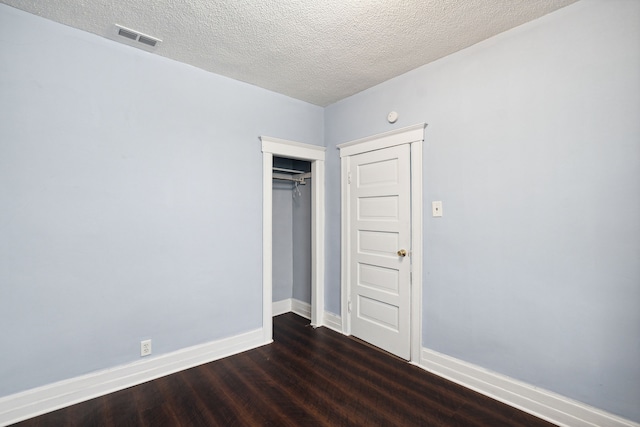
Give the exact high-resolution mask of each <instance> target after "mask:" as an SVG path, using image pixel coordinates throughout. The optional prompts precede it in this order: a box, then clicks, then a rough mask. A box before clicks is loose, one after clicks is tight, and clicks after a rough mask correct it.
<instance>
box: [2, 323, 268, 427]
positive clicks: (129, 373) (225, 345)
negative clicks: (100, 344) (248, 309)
mask: <svg viewBox="0 0 640 427" xmlns="http://www.w3.org/2000/svg"><path fill="white" fill-rule="evenodd" d="M265 344H268V342H265V341H264V338H263V331H262V328H260V329H256V330H254V331H250V332H247V333H244V334H241V335H236V336H233V337H230V338H225V339H221V340H218V341H213V342H210V343H205V344H200V345H196V346H193V347H188V348H185V349H182V350H178V351H175V352H172V353H168V354H163V355H160V356H157V357H154V358H149V359H144V360H140V361H137V362H134V363H130V364H127V365H122V366H117V367H115V368H111V369H105V370H102V371H98V372H94V373H91V374H87V375H82V376H79V377H75V378H71V379H68V380H64V381H60V382H56V383H53V384H48V385H45V386H42V387H38V388H34V389H31V390H27V391H24V392H21V393H16V394H12V395H9V396H6V397H3V398H0V426H7V425H9V424H13V423H17V422H18V421H22V420H25V419H28V418H32V417H35V416H38V415H41V414H45V413H47V412H51V411H55V410H57V409H60V408H64V407H66V406H70V405H73V404H76V403H79V402H84V401H85V400H89V399H93V398H95V397H99V396H103V395H105V394H108V393H113V392H114V391H118V390H122V389H125V388H128V387H131V386H134V385H137V384H141V383H144V382H147V381H150V380H153V379H156V378H160V377H163V376H165V375H169V374H172V373H174V372H178V371H182V370H185V369H189V368H192V367H194V366H198V365H201V364H203V363H208V362H211V361H214V360H217V359H221V358H223V357H227V356H230V355H232V354H237V353H241V352H243V351H246V350H250V349H252V348H256V347H260V346H262V345H265Z"/></svg>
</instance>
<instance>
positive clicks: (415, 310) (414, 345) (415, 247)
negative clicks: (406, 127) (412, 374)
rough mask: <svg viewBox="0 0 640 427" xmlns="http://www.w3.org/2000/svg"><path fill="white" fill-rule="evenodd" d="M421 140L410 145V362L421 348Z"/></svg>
mask: <svg viewBox="0 0 640 427" xmlns="http://www.w3.org/2000/svg"><path fill="white" fill-rule="evenodd" d="M423 194H424V193H423V192H422V140H420V141H416V142H414V143H412V144H411V360H412V361H418V360H420V349H421V348H422V263H423V262H424V261H423V260H424V257H423V255H422V206H423V203H422V195H423Z"/></svg>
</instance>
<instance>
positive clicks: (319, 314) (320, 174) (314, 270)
mask: <svg viewBox="0 0 640 427" xmlns="http://www.w3.org/2000/svg"><path fill="white" fill-rule="evenodd" d="M260 140H261V141H262V330H263V333H264V342H265V343H269V342H272V341H273V319H272V317H273V313H272V307H273V305H272V304H273V301H272V298H273V289H272V288H273V156H278V157H286V158H288V159H298V160H305V161H309V162H311V179H312V180H313V181H312V185H311V324H312V325H313V326H316V327H317V326H322V324H323V314H324V221H325V219H324V218H325V216H324V169H325V165H324V160H325V151H326V148H325V147H319V146H317V145H310V144H303V143H301V142H295V141H287V140H284V139H278V138H271V137H268V136H261V137H260Z"/></svg>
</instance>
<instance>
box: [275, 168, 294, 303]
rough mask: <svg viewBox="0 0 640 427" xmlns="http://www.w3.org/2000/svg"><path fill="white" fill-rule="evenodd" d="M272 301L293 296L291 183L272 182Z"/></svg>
mask: <svg viewBox="0 0 640 427" xmlns="http://www.w3.org/2000/svg"><path fill="white" fill-rule="evenodd" d="M272 224H273V245H272V253H273V278H272V283H273V285H272V300H273V301H274V302H275V301H282V300H285V299H289V298H291V297H292V296H293V198H292V197H291V182H286V181H278V180H275V179H274V180H273V222H272Z"/></svg>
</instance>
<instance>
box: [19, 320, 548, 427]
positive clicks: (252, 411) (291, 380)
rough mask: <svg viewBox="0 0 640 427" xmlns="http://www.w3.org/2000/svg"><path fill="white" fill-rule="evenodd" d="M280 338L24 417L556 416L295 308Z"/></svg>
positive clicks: (202, 420)
mask: <svg viewBox="0 0 640 427" xmlns="http://www.w3.org/2000/svg"><path fill="white" fill-rule="evenodd" d="M274 341H275V342H274V343H273V344H271V345H268V346H264V347H260V348H258V349H255V350H250V351H247V352H244V353H242V354H238V355H235V356H231V357H227V358H225V359H222V360H218V361H215V362H211V363H207V364H205V365H201V366H198V367H195V368H192V369H188V370H186V371H182V372H179V373H176V374H173V375H169V376H166V377H163V378H160V379H157V380H154V381H151V382H148V383H145V384H141V385H138V386H135V387H131V388H128V389H126V390H122V391H119V392H116V393H112V394H110V395H107V396H103V397H99V398H96V399H93V400H90V401H87V402H84V403H80V404H77V405H74V406H70V407H68V408H64V409H61V410H58V411H55V412H52V413H49V414H45V415H42V416H40V417H36V418H32V419H30V420H26V421H23V422H21V423H18V424H16V426H20V427H35V426H491V427H496V426H527V427H537V426H551V425H552V424H549V423H547V422H546V421H543V420H540V419H538V418H536V417H533V416H531V415H529V414H526V413H524V412H521V411H519V410H517V409H515V408H512V407H510V406H507V405H504V404H502V403H499V402H497V401H495V400H492V399H490V398H488V397H485V396H483V395H481V394H479V393H476V392H474V391H471V390H469V389H466V388H464V387H461V386H458V385H456V384H454V383H452V382H450V381H447V380H444V379H442V378H440V377H438V376H435V375H432V374H430V373H428V372H426V371H424V370H422V369H420V368H418V367H416V366H413V365H410V364H408V363H407V362H404V361H402V360H399V359H397V358H395V357H393V356H390V355H388V354H386V353H384V352H381V351H379V350H377V349H375V348H371V347H370V346H368V345H365V344H363V343H361V342H359V341H358V340H355V339H351V338H348V337H345V336H343V335H340V334H338V333H336V332H333V331H331V330H329V329H327V328H318V329H313V328H311V327H310V326H309V322H308V321H307V320H306V319H303V318H301V317H299V316H296V315H295V314H292V313H287V314H284V315H282V316H278V317H276V318H274Z"/></svg>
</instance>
